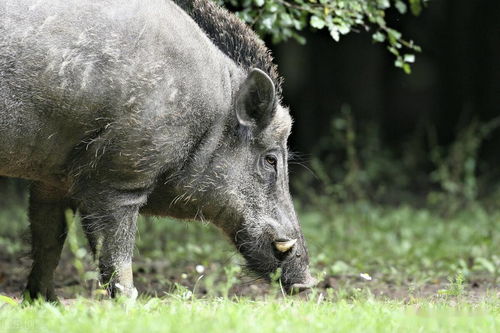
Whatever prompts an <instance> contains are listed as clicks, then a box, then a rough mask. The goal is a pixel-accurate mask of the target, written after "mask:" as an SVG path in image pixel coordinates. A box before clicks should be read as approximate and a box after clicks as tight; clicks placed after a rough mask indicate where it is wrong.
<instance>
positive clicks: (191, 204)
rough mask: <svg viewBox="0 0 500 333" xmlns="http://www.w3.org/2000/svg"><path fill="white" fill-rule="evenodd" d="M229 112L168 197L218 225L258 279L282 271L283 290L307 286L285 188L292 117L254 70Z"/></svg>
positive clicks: (307, 274) (299, 233)
mask: <svg viewBox="0 0 500 333" xmlns="http://www.w3.org/2000/svg"><path fill="white" fill-rule="evenodd" d="M232 109H233V110H232V111H231V113H230V115H229V117H228V118H227V119H226V120H225V121H224V122H223V124H222V125H221V126H219V129H218V130H214V131H216V132H217V131H218V132H219V134H218V135H216V134H214V135H212V136H211V137H212V139H207V140H205V142H203V143H202V144H200V149H198V151H197V152H196V153H195V154H194V156H192V157H191V159H190V160H191V162H190V163H189V165H188V166H186V167H185V169H184V172H183V180H182V181H181V182H179V185H178V186H177V190H176V191H175V192H176V193H175V195H176V198H181V199H179V200H177V199H174V200H173V201H174V203H175V204H177V206H178V207H179V206H182V207H184V208H185V209H187V210H188V211H190V212H191V214H192V215H191V217H193V216H195V214H196V217H197V218H202V219H203V218H206V219H208V220H211V221H212V222H213V223H214V224H215V225H217V226H218V227H219V228H220V229H222V230H223V232H224V233H225V234H226V235H227V236H228V237H229V238H230V240H231V241H232V242H233V243H234V244H235V246H236V248H237V249H238V251H239V252H240V253H241V254H242V255H243V257H244V258H245V259H246V263H247V267H248V268H249V269H250V271H252V272H253V273H255V274H256V275H258V276H259V277H261V278H264V279H266V280H269V279H270V276H271V275H272V274H273V273H274V272H276V271H277V270H278V269H280V270H281V274H280V281H281V283H282V286H283V287H284V288H285V289H286V290H287V291H288V292H293V291H296V290H299V291H300V290H302V289H307V288H309V287H311V286H313V285H314V284H315V280H314V279H313V278H312V277H311V275H310V272H309V267H308V266H309V258H308V253H307V249H306V244H305V240H304V236H303V234H302V231H301V228H300V225H299V222H298V219H297V216H296V214H295V210H294V207H293V203H292V199H291V196H290V193H289V187H288V150H287V139H288V136H289V134H290V128H291V124H292V120H291V117H290V115H289V113H288V110H287V109H286V108H284V107H283V106H281V105H280V102H279V99H278V97H277V96H276V91H275V87H274V84H273V82H272V80H271V79H270V78H269V76H267V75H266V74H265V73H264V72H262V71H261V70H258V69H252V70H250V72H249V74H248V76H247V77H246V79H244V80H243V82H242V83H241V85H240V87H239V89H238V91H237V93H236V95H235V97H234V100H233V103H232ZM214 138H216V139H214ZM210 146H211V148H209V147H210ZM153 196H155V193H153ZM183 199H185V200H183ZM170 206H171V207H172V204H170ZM170 215H174V216H175V215H177V216H178V217H181V216H182V215H183V214H182V213H175V212H173V213H172V212H170Z"/></svg>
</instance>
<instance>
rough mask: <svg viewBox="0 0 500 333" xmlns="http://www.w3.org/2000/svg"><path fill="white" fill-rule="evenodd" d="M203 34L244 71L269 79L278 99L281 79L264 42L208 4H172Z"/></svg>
mask: <svg viewBox="0 0 500 333" xmlns="http://www.w3.org/2000/svg"><path fill="white" fill-rule="evenodd" d="M174 2H175V3H176V4H177V5H178V6H180V7H181V8H182V9H183V10H184V11H185V12H186V13H188V14H189V16H191V18H192V19H193V20H194V21H195V22H196V23H197V24H198V25H199V26H200V28H201V29H202V30H203V31H205V33H206V34H207V36H208V37H209V38H210V39H211V40H212V42H213V43H214V44H215V45H216V46H217V47H218V48H219V49H220V50H221V51H222V52H224V53H225V54H226V55H227V56H228V57H229V58H231V59H233V60H234V62H236V63H237V64H238V65H240V66H241V67H243V68H245V69H250V68H259V69H261V70H263V71H264V72H265V73H267V74H268V75H269V77H270V78H271V80H273V82H274V85H275V87H276V91H277V93H278V96H281V78H280V76H279V75H278V71H277V67H276V65H275V64H274V63H273V57H272V55H271V52H270V51H269V49H268V48H267V47H266V46H265V45H264V42H263V41H262V40H261V39H260V38H259V37H258V36H257V34H256V33H255V32H254V31H252V29H250V28H249V27H248V26H247V25H246V24H245V23H243V22H242V21H241V20H240V19H239V18H238V17H237V16H236V15H234V14H232V13H230V12H229V11H227V10H226V9H225V8H222V7H220V6H218V5H217V4H215V3H214V2H213V1H212V0H174Z"/></svg>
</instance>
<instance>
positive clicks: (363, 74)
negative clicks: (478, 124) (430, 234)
mask: <svg viewBox="0 0 500 333" xmlns="http://www.w3.org/2000/svg"><path fill="white" fill-rule="evenodd" d="M388 22H389V25H390V26H392V27H393V28H396V29H398V30H400V31H401V32H402V33H403V36H404V37H405V38H407V39H412V40H414V41H415V42H416V43H417V44H418V45H420V46H421V47H422V49H423V51H422V53H420V54H417V58H416V63H415V64H414V65H413V66H412V70H413V73H412V74H411V75H406V74H404V73H403V71H402V70H400V69H398V68H395V67H394V59H393V57H392V55H391V54H390V53H389V52H388V51H387V50H386V49H385V47H384V46H383V45H381V44H373V43H372V41H371V34H370V33H366V32H360V33H351V34H349V35H347V36H344V37H343V38H342V39H341V41H340V42H339V43H336V42H334V41H333V40H332V39H331V37H330V36H329V34H328V33H326V32H324V33H322V32H316V33H308V34H307V35H306V36H307V44H306V45H305V46H301V45H299V44H298V43H297V42H295V41H288V42H286V43H282V44H278V45H271V44H269V45H271V47H272V49H273V52H274V56H275V60H276V62H277V63H278V65H279V70H280V72H281V74H282V75H283V76H284V78H285V83H284V89H283V90H284V97H285V102H286V103H287V104H288V105H289V106H290V107H291V112H292V115H293V117H294V119H295V125H294V131H293V135H292V137H291V148H292V149H293V150H295V151H298V152H301V153H303V156H305V160H306V161H308V160H310V158H312V157H315V156H318V155H317V154H318V153H317V147H318V144H319V143H320V141H321V140H322V138H324V137H325V136H327V135H329V133H330V132H331V127H330V124H331V119H332V118H335V117H336V116H338V115H339V114H340V110H341V107H342V105H343V104H348V105H350V108H351V113H352V117H353V118H354V119H355V121H356V126H357V127H359V128H362V127H363V126H365V125H367V124H372V125H375V127H376V128H377V131H378V132H377V133H378V139H379V140H380V149H381V150H384V151H389V152H391V154H392V155H393V156H394V157H395V160H396V162H397V158H398V156H402V155H403V154H408V149H409V148H408V143H409V142H412V141H413V142H414V141H418V142H419V143H420V145H419V148H418V150H419V151H418V152H417V149H416V148H413V149H415V152H414V153H415V158H416V159H417V161H416V163H415V164H414V168H415V169H416V170H413V171H411V172H413V173H414V174H415V175H417V174H422V175H426V174H428V173H430V172H431V171H432V169H433V165H431V163H430V162H429V158H428V154H429V153H430V151H431V149H432V147H431V145H432V144H438V145H439V146H443V147H447V146H449V145H451V144H452V143H453V142H454V140H456V135H457V132H458V131H459V130H460V129H462V128H464V127H466V126H467V125H468V124H470V123H471V122H473V121H482V122H487V121H490V120H491V119H493V118H495V117H498V116H500V83H499V82H500V64H499V63H500V2H499V1H493V0H492V1H454V0H447V1H444V0H441V1H440V0H435V1H430V2H429V6H428V7H427V8H426V9H425V10H424V11H423V12H422V13H421V15H420V16H418V17H414V16H412V15H406V16H404V17H401V16H400V15H397V13H395V12H393V13H389V17H388ZM430 133H433V134H435V136H436V138H435V141H434V142H432V143H430V142H429V139H428V137H429V134H430ZM499 146H500V130H496V131H494V132H492V133H491V135H489V136H488V137H487V138H486V140H485V141H484V142H483V143H482V145H481V149H480V151H479V156H478V172H477V174H478V176H479V177H480V178H481V177H482V179H484V180H485V181H484V182H483V184H487V185H485V186H483V189H484V190H487V189H490V190H494V187H495V186H496V185H497V180H498V171H499V170H500V168H498V167H497V166H498V164H499V162H500V154H499V149H498V147H499ZM331 153H333V154H334V153H335V151H334V150H333V149H332V152H331ZM410 153H411V152H410ZM322 154H323V155H324V154H325V149H323V150H322ZM418 154H420V155H418ZM417 155H418V156H417ZM338 162H339V164H341V163H342V160H341V158H340V160H338ZM333 167H335V165H334V166H333ZM428 183H429V184H430V183H431V182H430V181H429V182H428ZM412 186H413V188H414V190H418V189H417V187H418V184H410V188H409V190H412V188H411V187H412Z"/></svg>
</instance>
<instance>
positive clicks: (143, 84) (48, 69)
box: [0, 0, 312, 300]
mask: <svg viewBox="0 0 500 333" xmlns="http://www.w3.org/2000/svg"><path fill="white" fill-rule="evenodd" d="M179 6H181V7H182V9H181V7H179ZM187 13H189V15H188V14H187ZM0 19H1V20H0V135H1V138H2V139H1V140H0V175H3V176H8V177H18V178H25V179H30V180H32V181H33V184H32V188H31V194H30V212H29V215H30V225H31V235H32V256H33V259H34V262H33V268H32V271H31V274H30V276H29V278H28V286H27V292H26V294H25V295H26V297H29V298H32V297H38V296H42V297H44V298H46V299H49V300H55V299H56V296H55V294H54V289H53V281H52V280H53V272H54V269H55V267H56V266H57V262H58V260H59V256H60V252H61V249H62V245H63V243H64V235H65V230H66V229H65V228H66V225H65V211H66V210H67V209H73V210H76V209H78V211H79V212H80V214H81V215H82V226H83V228H84V231H85V232H86V235H87V237H88V239H89V243H90V246H91V248H92V250H93V251H94V254H95V255H96V257H97V258H98V259H99V267H100V270H101V276H102V279H103V281H104V282H106V283H108V282H109V286H110V292H111V294H112V295H115V294H116V293H117V292H119V293H122V294H124V295H127V296H130V297H135V295H136V293H137V292H136V290H135V288H134V286H133V281H132V271H131V260H132V252H133V244H134V235H135V230H136V218H137V215H138V213H139V211H140V212H142V213H145V214H154V215H164V216H174V217H178V218H188V219H201V220H203V219H208V220H210V221H212V222H213V223H215V224H216V225H217V226H219V227H220V228H221V229H222V230H223V231H224V232H225V233H226V234H227V235H228V236H229V238H230V239H231V240H232V241H233V242H234V243H235V245H236V246H237V248H238V250H239V251H240V252H241V253H242V254H243V256H244V257H245V258H246V259H247V262H248V266H249V268H251V269H252V270H253V271H254V272H256V273H257V274H259V275H261V276H263V277H266V276H267V275H269V273H271V272H273V271H275V270H276V269H277V268H282V278H281V279H282V281H283V283H284V285H285V287H287V288H291V287H293V286H295V287H298V288H301V287H307V286H309V285H311V284H312V279H311V277H310V275H309V271H308V267H307V266H308V259H307V251H306V248H305V243H304V240H303V236H302V233H301V231H300V227H299V225H298V223H297V219H296V216H295V213H294V210H293V205H292V203H291V199H290V195H289V192H288V176H287V151H286V139H287V137H288V135H289V131H290V125H291V120H290V117H289V115H288V111H287V110H286V109H285V108H283V107H282V106H281V105H280V97H279V78H278V76H277V74H276V71H275V67H274V66H273V65H272V62H271V58H270V55H269V53H268V51H267V50H266V49H265V47H264V46H263V44H262V42H261V41H260V40H258V39H257V38H256V37H255V35H254V34H253V33H252V32H251V31H250V30H249V29H248V28H247V27H246V26H244V25H243V24H242V23H241V22H240V21H238V20H237V19H236V18H235V17H234V16H232V15H231V14H229V13H227V12H226V11H224V10H222V9H220V8H218V7H216V6H215V5H214V4H212V3H211V2H210V1H207V0H201V1H200V0H194V1H184V0H179V1H178V4H175V3H173V2H171V1H167V0H151V1H139V0H134V1H121V0H102V1H90V0H83V1H82V0H78V1H77V0H65V1H62V0H47V1H43V0H40V1H39V0H37V1H35V0H16V1H14V0H0ZM195 21H196V22H195ZM228 28H233V29H234V30H236V31H230V30H231V29H229V30H227V31H226V30H224V29H228ZM253 67H258V68H261V69H262V70H263V71H261V70H258V69H253ZM276 89H278V92H276Z"/></svg>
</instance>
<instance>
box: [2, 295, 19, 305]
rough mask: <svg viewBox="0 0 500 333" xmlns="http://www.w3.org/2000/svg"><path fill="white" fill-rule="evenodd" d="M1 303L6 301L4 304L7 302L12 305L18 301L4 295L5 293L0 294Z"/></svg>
mask: <svg viewBox="0 0 500 333" xmlns="http://www.w3.org/2000/svg"><path fill="white" fill-rule="evenodd" d="M1 303H6V304H9V305H13V306H17V305H18V303H17V302H16V300H15V299H13V298H10V297H8V296H5V295H0V304H1Z"/></svg>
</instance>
